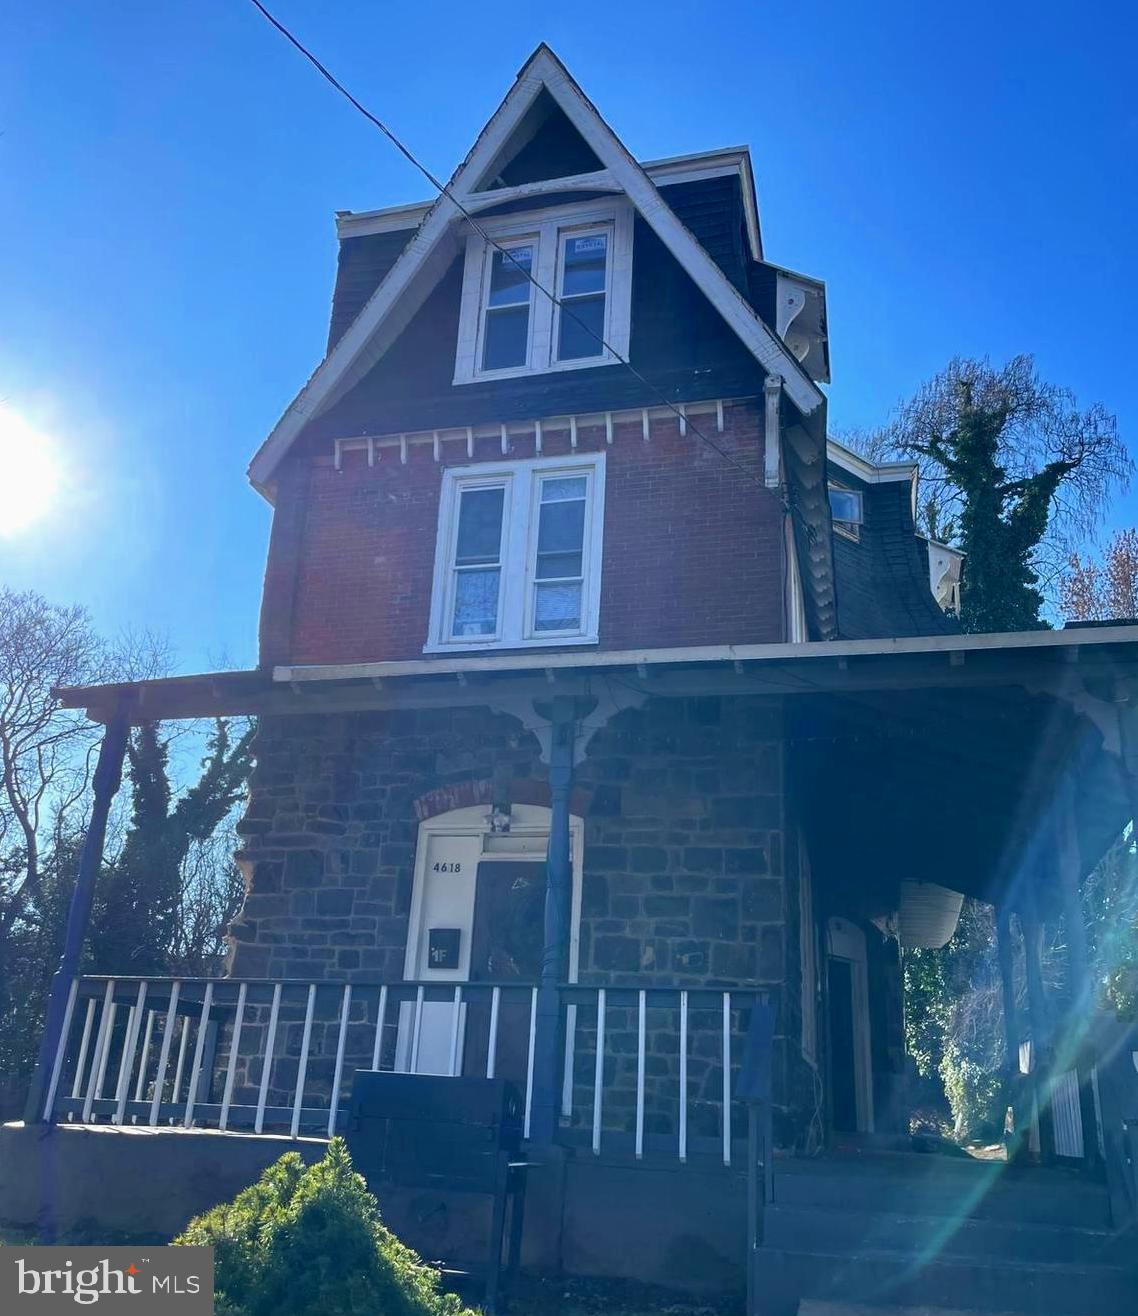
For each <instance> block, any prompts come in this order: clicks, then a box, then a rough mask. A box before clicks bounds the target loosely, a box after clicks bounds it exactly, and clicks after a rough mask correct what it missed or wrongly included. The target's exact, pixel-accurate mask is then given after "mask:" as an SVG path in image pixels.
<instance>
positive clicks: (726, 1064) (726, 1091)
mask: <svg viewBox="0 0 1138 1316" xmlns="http://www.w3.org/2000/svg"><path fill="white" fill-rule="evenodd" d="M723 1164H724V1165H730V1164H731V993H730V992H724V993H723Z"/></svg>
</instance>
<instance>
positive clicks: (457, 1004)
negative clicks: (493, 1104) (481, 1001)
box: [449, 987, 462, 1078]
mask: <svg viewBox="0 0 1138 1316" xmlns="http://www.w3.org/2000/svg"><path fill="white" fill-rule="evenodd" d="M461 1018H462V988H461V987H455V989H454V1003H453V1005H452V1006H451V1020H450V1069H449V1073H450V1076H451V1078H457V1077H458V1032H459V1029H458V1025H459V1021H460V1020H461Z"/></svg>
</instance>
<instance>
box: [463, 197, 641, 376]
mask: <svg viewBox="0 0 1138 1316" xmlns="http://www.w3.org/2000/svg"><path fill="white" fill-rule="evenodd" d="M479 224H480V227H481V228H483V229H484V230H485V232H486V234H487V235H488V237H489V238H490V239H492V240H491V241H489V242H488V241H486V239H484V238H483V237H482V235H481V234H480V233H478V232H473V233H471V234H470V235H469V237H468V238H467V245H466V263H465V268H464V274H463V287H462V309H461V312H460V317H459V332H458V355H457V358H456V361H455V376H454V382H455V383H456V384H469V383H472V382H474V381H475V380H484V379H502V378H510V377H512V376H514V375H527V374H541V373H544V372H545V371H551V370H573V369H580V368H582V367H587V366H598V365H607V364H609V363H611V362H614V361H615V360H616V355H615V354H616V353H619V354H620V355H621V356H626V355H627V354H628V338H629V324H630V316H631V310H630V304H631V298H632V228H633V221H632V210H631V208H630V206H629V205H628V203H627V202H625V201H615V202H612V203H609V204H607V205H605V206H602V207H598V206H597V205H596V203H593V202H589V203H582V204H577V205H571V206H562V207H559V208H558V209H557V210H554V211H542V212H540V213H539V214H537V215H530V216H528V217H526V216H522V217H519V216H516V215H509V216H502V217H499V218H495V219H485V220H480V221H479ZM538 285H540V287H539V286H538ZM542 289H547V290H549V291H551V292H553V293H554V294H555V296H556V297H557V299H558V301H559V303H560V305H556V306H555V305H554V303H553V301H552V300H551V299H550V298H549V297H548V296H546V294H545V292H543V291H542ZM606 344H607V345H608V346H606ZM610 348H611V349H612V350H611V351H610V350H609V349H610Z"/></svg>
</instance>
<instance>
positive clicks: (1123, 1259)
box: [763, 1203, 1135, 1266]
mask: <svg viewBox="0 0 1138 1316" xmlns="http://www.w3.org/2000/svg"><path fill="white" fill-rule="evenodd" d="M763 1239H764V1243H765V1245H766V1246H767V1247H776V1248H786V1249H789V1250H791V1251H796V1250H811V1249H817V1250H819V1251H822V1252H834V1253H847V1252H857V1251H860V1250H863V1249H865V1248H870V1249H880V1248H885V1249H888V1250H892V1251H899V1252H908V1253H912V1254H913V1255H915V1256H928V1257H935V1256H959V1257H975V1258H977V1259H981V1260H992V1261H1001V1260H1005V1259H1006V1260H1009V1261H1018V1262H1023V1263H1029V1262H1039V1261H1042V1262H1057V1263H1066V1264H1076V1265H1077V1264H1083V1265H1096V1264H1104V1263H1105V1264H1113V1265H1121V1266H1125V1265H1128V1264H1130V1263H1131V1262H1132V1260H1133V1258H1134V1254H1135V1239H1134V1237H1133V1236H1132V1235H1128V1236H1125V1237H1124V1236H1120V1235H1117V1234H1114V1233H1112V1232H1111V1231H1109V1230H1105V1229H1080V1228H1076V1227H1075V1226H1072V1225H1051V1224H1042V1225H1041V1224H1026V1223H1024V1222H1023V1221H1022V1220H1019V1219H1016V1220H1002V1219H996V1220H978V1219H975V1218H972V1217H969V1216H965V1217H961V1218H953V1217H952V1216H948V1215H909V1214H904V1213H900V1212H896V1211H890V1212H884V1211H876V1212H874V1211H848V1210H830V1209H827V1208H824V1207H817V1206H785V1205H780V1204H779V1203H773V1204H772V1205H770V1206H768V1207H767V1209H766V1212H765V1214H764V1217H763Z"/></svg>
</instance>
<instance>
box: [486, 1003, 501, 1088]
mask: <svg viewBox="0 0 1138 1316" xmlns="http://www.w3.org/2000/svg"><path fill="white" fill-rule="evenodd" d="M501 993H502V989H501V988H500V987H495V988H493V989H492V990H491V992H490V1031H489V1033H488V1034H487V1036H486V1077H487V1078H493V1077H494V1066H495V1064H496V1063H497V1060H498V998H499V997H500V996H501Z"/></svg>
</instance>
